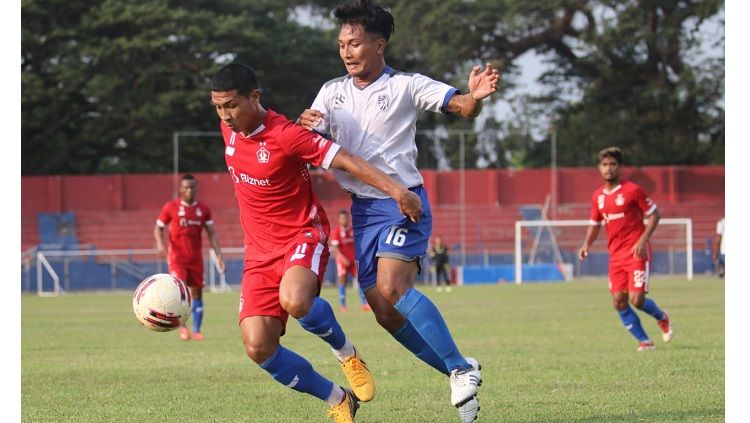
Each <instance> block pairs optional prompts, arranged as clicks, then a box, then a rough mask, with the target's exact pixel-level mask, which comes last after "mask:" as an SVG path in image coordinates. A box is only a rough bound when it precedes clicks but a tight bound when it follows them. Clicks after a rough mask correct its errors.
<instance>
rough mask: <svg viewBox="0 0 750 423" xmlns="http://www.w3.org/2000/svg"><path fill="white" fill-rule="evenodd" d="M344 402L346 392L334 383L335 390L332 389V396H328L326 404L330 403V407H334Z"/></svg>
mask: <svg viewBox="0 0 750 423" xmlns="http://www.w3.org/2000/svg"><path fill="white" fill-rule="evenodd" d="M343 400H344V390H343V389H341V387H340V386H338V385H336V384H335V383H334V384H333V389H331V394H330V395H328V399H327V400H326V402H327V403H328V405H330V406H331V407H333V406H334V405H339V404H341V401H343Z"/></svg>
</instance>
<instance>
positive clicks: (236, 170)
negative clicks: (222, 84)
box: [221, 110, 339, 260]
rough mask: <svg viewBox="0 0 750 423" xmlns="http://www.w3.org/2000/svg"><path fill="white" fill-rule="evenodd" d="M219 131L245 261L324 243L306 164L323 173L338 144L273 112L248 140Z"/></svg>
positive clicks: (324, 228)
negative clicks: (238, 219)
mask: <svg viewBox="0 0 750 423" xmlns="http://www.w3.org/2000/svg"><path fill="white" fill-rule="evenodd" d="M221 133H222V135H223V137H224V144H225V151H224V153H225V154H224V158H225V159H226V162H227V169H228V170H229V174H230V175H231V177H232V181H233V182H234V191H235V195H236V197H237V202H238V203H239V209H240V224H241V226H242V230H243V232H244V234H245V259H252V260H266V259H270V258H276V257H278V256H283V255H284V254H285V253H286V252H287V251H288V250H289V247H290V246H291V245H294V244H297V243H310V242H314V241H316V242H321V243H323V244H325V243H326V242H327V240H328V233H329V232H330V226H329V224H328V218H327V217H326V214H325V212H324V211H323V207H322V206H321V205H320V202H319V201H318V199H317V198H316V196H315V194H314V193H313V188H312V183H311V180H310V173H309V172H308V170H307V164H308V163H311V164H313V165H314V166H318V167H322V168H324V169H327V168H328V166H330V164H331V161H332V160H333V157H334V156H335V155H336V153H337V152H338V150H339V145H338V144H335V143H333V142H332V141H330V140H327V139H326V138H323V137H321V136H320V135H318V134H316V133H314V132H310V131H307V130H305V129H304V128H302V127H301V126H299V125H297V124H295V123H293V122H292V121H290V120H289V119H287V118H286V117H285V116H283V115H280V114H278V113H275V112H274V111H272V110H268V111H267V112H266V116H265V118H264V119H263V124H261V125H260V126H259V127H258V128H257V129H256V130H255V131H254V132H253V133H252V134H250V135H249V136H247V137H245V136H244V135H242V134H241V133H238V132H233V131H232V130H231V129H229V127H227V126H226V124H225V123H224V122H221Z"/></svg>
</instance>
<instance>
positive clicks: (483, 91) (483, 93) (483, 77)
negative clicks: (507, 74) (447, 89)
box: [447, 63, 500, 117]
mask: <svg viewBox="0 0 750 423" xmlns="http://www.w3.org/2000/svg"><path fill="white" fill-rule="evenodd" d="M499 87H500V72H498V70H497V69H493V68H492V65H491V64H489V63H488V64H487V66H486V67H485V68H484V70H482V69H481V67H480V66H474V68H473V69H472V70H471V73H470V74H469V93H468V94H463V95H454V96H453V97H452V98H451V99H450V101H449V102H448V107H447V110H448V111H449V112H450V113H454V114H457V115H459V116H463V117H477V116H479V112H481V111H482V100H484V99H485V98H487V97H489V96H490V95H491V94H492V93H494V92H496V91H497V90H498V88H499Z"/></svg>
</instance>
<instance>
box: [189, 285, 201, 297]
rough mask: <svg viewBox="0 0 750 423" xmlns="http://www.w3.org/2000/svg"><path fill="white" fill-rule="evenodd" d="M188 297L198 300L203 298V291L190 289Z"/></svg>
mask: <svg viewBox="0 0 750 423" xmlns="http://www.w3.org/2000/svg"><path fill="white" fill-rule="evenodd" d="M190 295H191V296H192V297H193V299H194V300H200V299H201V298H203V290H202V289H200V288H193V287H192V286H191V287H190Z"/></svg>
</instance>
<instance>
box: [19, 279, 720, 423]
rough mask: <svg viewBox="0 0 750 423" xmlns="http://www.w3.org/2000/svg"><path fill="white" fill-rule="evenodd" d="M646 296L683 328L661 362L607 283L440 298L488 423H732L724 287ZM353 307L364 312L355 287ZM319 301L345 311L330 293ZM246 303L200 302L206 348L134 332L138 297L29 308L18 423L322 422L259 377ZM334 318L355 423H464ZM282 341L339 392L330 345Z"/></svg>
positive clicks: (424, 384) (372, 334)
mask: <svg viewBox="0 0 750 423" xmlns="http://www.w3.org/2000/svg"><path fill="white" fill-rule="evenodd" d="M650 289H651V292H650V293H649V296H651V297H652V298H654V299H656V301H657V302H658V303H659V304H660V305H661V306H664V307H667V308H668V310H669V312H670V314H671V317H672V320H673V322H674V324H675V328H676V334H675V338H674V340H673V341H672V342H671V343H670V344H667V345H665V344H664V343H662V342H661V340H660V338H659V336H658V327H657V325H656V322H655V321H654V320H653V319H652V318H651V317H649V316H647V315H646V314H643V313H640V312H639V313H640V316H641V320H642V322H643V325H644V328H645V329H646V331H647V332H648V333H649V334H651V335H652V337H654V338H656V339H655V342H656V344H657V349H656V351H652V352H647V353H638V352H636V350H635V349H636V342H635V340H634V339H633V338H632V337H631V335H630V334H629V333H628V332H627V331H626V330H624V329H623V327H622V324H621V322H620V321H619V319H618V317H617V313H615V312H614V310H613V309H612V305H611V301H610V299H609V294H608V293H607V283H606V281H605V280H603V279H599V280H596V281H595V282H594V281H577V282H572V283H553V284H546V283H540V284H524V285H520V286H517V285H513V284H506V285H499V286H498V285H484V286H471V287H463V288H461V287H459V288H456V289H454V290H453V292H452V293H450V294H446V293H442V294H437V293H435V291H434V289H432V288H423V291H424V292H425V294H426V295H428V296H429V297H430V298H431V299H432V300H433V301H434V302H435V303H436V305H437V306H438V307H440V309H441V311H442V313H443V316H444V318H445V320H446V322H447V323H448V325H449V326H450V328H451V331H452V332H453V334H454V338H455V341H456V344H457V345H458V346H459V348H460V349H461V351H462V353H463V354H466V355H470V356H473V357H477V358H478V359H479V360H480V362H481V363H482V365H483V370H482V376H483V379H484V383H483V385H482V387H481V388H480V391H479V393H480V402H481V407H482V409H481V411H480V414H479V419H480V420H479V421H486V422H501V421H502V422H529V423H531V422H559V423H563V422H566V423H568V422H581V423H582V422H623V423H625V422H639V421H649V422H675V423H676V422H680V423H683V422H700V423H706V422H723V421H724V389H725V388H724V382H725V378H724V364H725V358H724V346H725V339H724V293H725V292H724V284H723V283H722V282H721V281H718V280H717V279H716V278H704V279H696V280H694V281H692V282H687V281H685V280H676V279H664V278H654V279H652V281H651V284H650ZM348 293H349V298H348V299H349V301H350V303H351V304H358V302H357V301H358V299H357V297H356V294H355V293H354V292H353V291H352V290H351V289H350V290H349V291H348ZM322 295H323V297H324V298H326V299H327V300H328V301H329V302H331V303H332V304H335V303H336V298H337V297H336V296H337V293H336V290H335V289H333V288H325V289H323V292H322ZM238 296H239V294H238V292H237V291H235V292H233V293H227V294H211V293H206V294H204V301H205V313H206V314H205V317H204V323H203V333H204V334H205V336H206V340H205V341H204V342H200V343H199V342H194V341H190V342H182V341H180V340H179V337H178V335H177V333H175V332H170V333H156V332H151V331H149V330H147V329H145V328H143V327H141V326H140V325H139V324H138V323H137V321H136V319H135V317H134V316H133V312H132V309H131V296H130V295H129V294H114V293H112V294H69V295H64V296H62V297H59V298H41V297H36V296H24V297H22V298H21V311H22V314H21V362H20V364H21V407H22V409H21V421H23V422H39V423H43V422H73V421H74V422H104V421H106V422H145V421H164V422H186V423H187V422H257V423H266V422H290V423H295V422H321V423H322V422H324V421H330V420H326V417H325V413H326V410H327V406H326V405H325V403H323V402H322V401H320V400H318V399H315V398H313V397H311V396H309V395H304V394H301V393H298V392H295V391H292V390H291V389H289V388H287V387H284V386H282V385H280V384H278V383H277V382H275V381H274V380H273V379H272V378H271V377H270V376H269V375H268V374H267V373H266V372H264V371H263V370H261V369H260V368H259V367H258V366H257V365H255V364H254V363H252V362H251V361H250V360H249V359H248V358H247V356H246V355H245V351H244V349H243V347H242V341H241V340H240V335H239V329H238V326H237V301H238ZM352 308H353V309H355V310H354V311H350V312H349V313H344V314H341V313H339V314H338V315H337V318H338V320H339V322H340V323H341V325H342V327H343V328H344V330H345V331H346V333H347V335H348V336H349V337H350V338H351V339H352V340H353V342H354V343H355V344H356V345H357V347H358V349H359V350H360V351H361V353H362V354H363V357H364V359H365V360H366V361H367V364H368V365H369V367H370V369H371V370H372V371H373V373H374V376H375V381H376V384H377V394H376V397H375V399H374V400H373V401H371V402H368V403H365V404H362V406H361V407H360V409H359V412H358V413H357V417H358V418H359V419H361V420H362V421H367V422H373V423H390V422H403V423H411V422H414V423H423V422H434V423H450V422H455V421H457V416H456V411H455V409H454V408H453V407H451V405H450V403H449V400H448V396H449V390H448V379H447V378H446V377H444V376H442V375H440V374H438V373H437V372H435V371H434V370H432V368H430V367H428V366H427V365H425V364H423V363H421V362H420V361H418V360H417V359H416V358H415V357H413V356H412V355H411V354H410V353H409V352H408V351H407V350H406V349H404V348H403V347H401V346H400V345H399V344H398V343H396V342H395V341H394V340H393V339H392V338H391V337H390V336H389V335H388V334H387V333H386V332H385V331H384V330H383V329H381V328H380V327H379V326H378V325H377V323H376V322H375V319H374V317H373V315H372V313H362V312H359V311H356V308H354V307H352ZM282 343H283V345H285V346H286V347H287V348H290V349H292V350H294V351H297V352H298V353H300V354H302V355H303V356H304V357H306V358H307V359H308V360H309V361H310V362H311V363H312V364H313V365H314V367H315V369H316V370H317V371H318V372H320V373H321V374H322V375H324V376H326V377H328V378H330V379H332V380H333V381H334V382H336V383H340V384H345V383H346V380H345V378H344V375H343V373H342V372H341V369H340V367H339V365H338V363H337V361H336V359H335V358H334V357H333V355H332V354H331V350H330V347H328V346H327V345H326V344H325V343H324V342H322V341H321V340H320V339H319V338H317V337H315V336H313V335H311V334H309V333H307V332H305V331H304V330H302V329H301V328H300V326H299V325H298V324H297V323H296V322H294V319H290V320H289V323H288V325H287V334H286V335H285V336H284V337H283V338H282Z"/></svg>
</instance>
